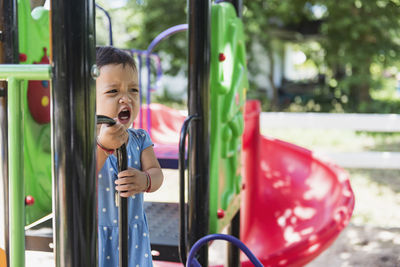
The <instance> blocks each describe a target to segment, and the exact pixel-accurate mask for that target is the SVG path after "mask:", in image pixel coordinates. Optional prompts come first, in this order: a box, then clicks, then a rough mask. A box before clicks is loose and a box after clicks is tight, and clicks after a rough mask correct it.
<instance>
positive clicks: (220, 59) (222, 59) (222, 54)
mask: <svg viewBox="0 0 400 267" xmlns="http://www.w3.org/2000/svg"><path fill="white" fill-rule="evenodd" d="M218 59H219V61H220V62H222V61H224V60H225V59H226V57H225V55H224V53H219V57H218Z"/></svg>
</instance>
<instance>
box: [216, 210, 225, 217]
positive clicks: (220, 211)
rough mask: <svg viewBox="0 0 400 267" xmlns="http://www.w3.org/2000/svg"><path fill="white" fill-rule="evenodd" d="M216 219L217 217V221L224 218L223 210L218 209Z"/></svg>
mask: <svg viewBox="0 0 400 267" xmlns="http://www.w3.org/2000/svg"><path fill="white" fill-rule="evenodd" d="M217 217H218V219H222V218H224V217H225V211H224V210H223V209H218V211H217Z"/></svg>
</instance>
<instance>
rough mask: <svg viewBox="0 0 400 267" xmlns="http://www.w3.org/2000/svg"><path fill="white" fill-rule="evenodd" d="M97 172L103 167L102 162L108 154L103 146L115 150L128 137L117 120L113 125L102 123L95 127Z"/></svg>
mask: <svg viewBox="0 0 400 267" xmlns="http://www.w3.org/2000/svg"><path fill="white" fill-rule="evenodd" d="M97 129H98V130H97V132H98V134H97V140H96V141H97V151H96V156H97V168H96V170H97V173H99V172H100V170H101V168H103V165H104V163H105V162H106V160H107V158H108V156H110V154H108V153H107V152H106V151H105V150H104V149H102V148H101V147H103V148H106V150H115V149H117V148H119V147H121V146H122V144H124V143H126V142H127V141H128V138H129V134H128V132H127V131H126V130H125V128H124V126H123V125H122V124H120V123H119V122H117V123H116V124H115V125H113V126H108V125H106V124H102V125H101V127H99V128H97Z"/></svg>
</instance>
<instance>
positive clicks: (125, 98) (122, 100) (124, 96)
mask: <svg viewBox="0 0 400 267" xmlns="http://www.w3.org/2000/svg"><path fill="white" fill-rule="evenodd" d="M119 102H120V103H128V102H132V100H131V99H130V98H129V96H128V95H127V94H124V95H122V97H121V98H120V99H119Z"/></svg>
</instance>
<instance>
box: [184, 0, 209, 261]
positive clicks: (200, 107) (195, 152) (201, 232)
mask: <svg viewBox="0 0 400 267" xmlns="http://www.w3.org/2000/svg"><path fill="white" fill-rule="evenodd" d="M188 11H189V59H188V60H189V67H188V79H189V84H188V88H189V94H188V108H189V115H198V116H199V117H200V119H199V120H197V121H194V122H193V123H192V126H191V128H190V131H189V136H190V138H189V189H188V190H189V194H188V196H189V199H188V205H189V218H188V234H189V235H188V241H189V246H188V249H187V251H189V250H190V247H191V246H192V245H193V244H194V243H195V242H196V241H197V240H198V239H199V238H201V237H203V236H205V235H207V234H208V225H209V166H210V164H209V146H210V140H209V135H210V133H209V131H210V125H209V123H210V121H209V110H210V101H209V76H210V0H189V1H188ZM198 255H199V258H198V260H199V263H200V264H201V265H202V266H208V247H207V246H205V247H203V248H202V249H201V250H200V251H199V254H198Z"/></svg>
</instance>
